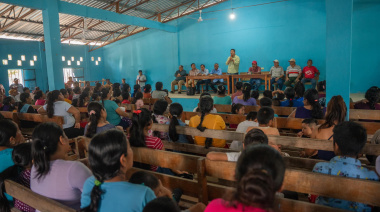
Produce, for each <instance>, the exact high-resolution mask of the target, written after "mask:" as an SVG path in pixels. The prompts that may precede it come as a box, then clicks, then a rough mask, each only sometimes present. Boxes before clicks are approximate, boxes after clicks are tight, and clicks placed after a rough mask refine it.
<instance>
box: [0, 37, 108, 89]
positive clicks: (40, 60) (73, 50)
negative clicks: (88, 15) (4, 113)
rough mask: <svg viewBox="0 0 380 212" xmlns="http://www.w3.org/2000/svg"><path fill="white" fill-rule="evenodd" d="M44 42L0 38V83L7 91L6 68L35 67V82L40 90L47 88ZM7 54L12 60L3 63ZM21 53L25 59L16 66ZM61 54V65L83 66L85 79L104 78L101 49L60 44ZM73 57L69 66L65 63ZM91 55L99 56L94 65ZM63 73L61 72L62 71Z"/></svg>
mask: <svg viewBox="0 0 380 212" xmlns="http://www.w3.org/2000/svg"><path fill="white" fill-rule="evenodd" d="M44 48H45V46H44V43H42V42H37V41H19V40H6V39H0V84H3V85H4V87H5V88H6V90H7V92H8V88H9V83H8V69H35V73H36V83H37V86H39V87H40V88H41V89H42V90H47V89H48V83H47V82H48V80H47V70H46V61H45V51H44ZM8 54H11V55H12V60H11V61H8V65H3V63H2V60H3V59H7V58H8ZM21 55H25V57H26V60H25V61H23V62H22V66H17V60H20V59H21ZM34 55H36V56H37V61H36V62H35V64H34V66H30V63H29V61H30V60H32V59H33V56H34ZM62 55H63V56H65V57H66V61H65V62H62V64H63V67H64V68H66V67H71V68H83V69H84V77H85V80H101V79H102V77H103V78H104V72H105V71H104V62H103V61H104V55H103V50H102V49H99V50H96V51H93V52H88V47H87V46H81V45H67V44H63V45H62ZM72 56H73V57H74V59H75V61H74V62H72V64H71V66H68V65H67V59H71V57H72ZM79 57H83V62H81V64H80V65H79V66H78V65H77V63H76V61H77V60H79ZM91 57H95V60H96V58H98V57H101V61H100V62H99V65H98V66H96V65H95V61H91ZM62 73H63V72H62Z"/></svg>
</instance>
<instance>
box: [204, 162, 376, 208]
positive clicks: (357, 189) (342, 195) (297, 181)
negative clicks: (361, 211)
mask: <svg viewBox="0 0 380 212" xmlns="http://www.w3.org/2000/svg"><path fill="white" fill-rule="evenodd" d="M221 167H223V168H221ZM235 168H236V163H233V162H222V161H210V160H206V173H207V176H212V177H217V178H220V179H224V180H230V181H234V180H235V178H234V176H235ZM283 189H284V190H289V191H295V192H299V193H306V194H315V195H320V196H326V197H332V198H339V199H344V200H349V201H355V202H362V203H365V204H370V205H375V206H380V201H379V197H380V182H375V181H369V180H360V179H354V178H345V177H339V176H331V175H326V174H319V173H312V172H308V171H301V170H294V169H286V172H285V178H284V183H283Z"/></svg>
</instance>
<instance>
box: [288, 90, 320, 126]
mask: <svg viewBox="0 0 380 212" xmlns="http://www.w3.org/2000/svg"><path fill="white" fill-rule="evenodd" d="M303 103H304V106H303V107H297V109H295V110H294V111H293V112H292V113H291V114H290V115H289V118H302V119H310V118H313V119H323V118H324V116H325V112H326V108H324V109H322V106H321V104H319V95H318V91H317V90H315V89H309V90H307V91H306V92H305V95H304V100H303Z"/></svg>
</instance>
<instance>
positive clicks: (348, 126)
mask: <svg viewBox="0 0 380 212" xmlns="http://www.w3.org/2000/svg"><path fill="white" fill-rule="evenodd" d="M333 132H334V135H333V138H334V139H333V141H334V142H333V145H334V152H335V155H338V156H335V157H334V158H333V159H331V160H330V161H329V162H320V163H317V164H315V166H314V168H313V172H317V173H322V174H329V175H335V176H340V177H349V178H356V179H363V180H376V181H378V180H379V177H378V176H377V175H376V173H375V172H374V171H370V170H368V169H367V168H364V167H362V164H361V162H360V160H358V155H359V153H360V152H361V150H362V149H363V147H364V145H365V144H366V142H367V132H366V130H365V128H364V127H363V126H362V125H360V124H358V123H355V122H351V121H349V122H348V121H346V122H342V123H340V124H338V125H336V126H335V128H334V130H333ZM316 204H320V205H325V206H330V207H333V208H340V209H344V210H350V211H371V207H370V206H368V205H366V204H363V203H358V202H351V201H346V200H340V199H334V198H329V197H322V196H319V197H318V198H317V200H316Z"/></svg>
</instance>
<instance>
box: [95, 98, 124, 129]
mask: <svg viewBox="0 0 380 212" xmlns="http://www.w3.org/2000/svg"><path fill="white" fill-rule="evenodd" d="M100 104H102V101H100ZM103 107H104V109H106V112H107V121H108V122H109V123H110V124H113V125H115V126H116V125H119V124H120V115H119V114H117V113H116V109H117V108H119V106H117V104H116V102H114V101H111V100H104V106H103Z"/></svg>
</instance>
